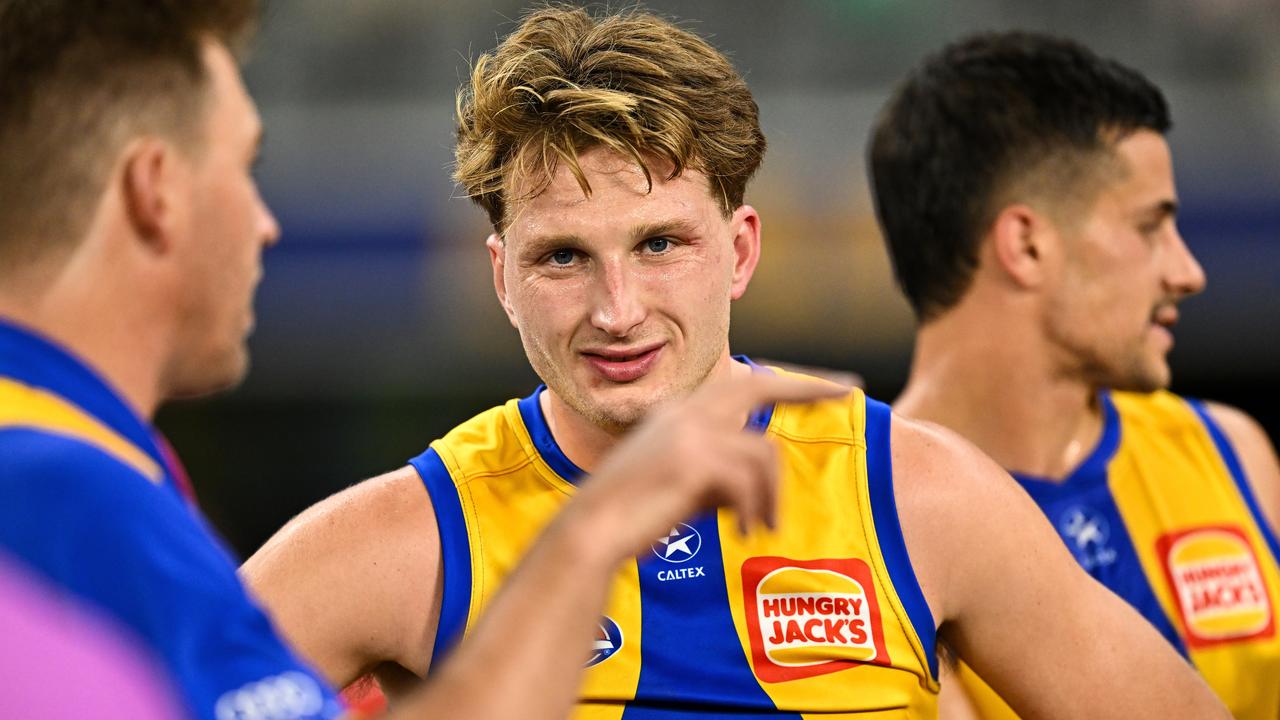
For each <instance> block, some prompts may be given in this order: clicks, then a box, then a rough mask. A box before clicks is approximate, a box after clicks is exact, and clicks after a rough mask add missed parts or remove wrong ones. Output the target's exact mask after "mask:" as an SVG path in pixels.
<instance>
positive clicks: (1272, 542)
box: [1187, 398, 1280, 563]
mask: <svg viewBox="0 0 1280 720" xmlns="http://www.w3.org/2000/svg"><path fill="white" fill-rule="evenodd" d="M1187 404H1189V405H1190V406H1191V409H1193V410H1195V412H1196V415H1197V416H1198V417H1199V418H1200V422H1201V423H1203V424H1204V427H1205V429H1206V430H1208V431H1209V437H1211V438H1213V444H1214V447H1216V448H1217V449H1218V455H1220V456H1222V461H1223V462H1224V463H1226V465H1227V470H1228V471H1229V472H1230V473H1231V479H1232V480H1235V483H1236V489H1237V490H1238V491H1239V492H1240V496H1241V497H1243V498H1244V503H1245V505H1248V506H1249V514H1250V515H1252V516H1253V522H1254V524H1256V525H1257V526H1258V530H1259V531H1260V532H1261V533H1262V537H1264V538H1266V541H1267V547H1268V548H1269V549H1270V550H1271V558H1272V559H1273V560H1274V561H1275V562H1277V563H1280V543H1277V542H1276V534H1275V529H1274V528H1272V527H1271V525H1270V523H1268V522H1267V518H1266V516H1265V515H1263V514H1262V508H1261V507H1259V505H1258V499H1257V498H1256V497H1254V495H1253V488H1251V487H1250V486H1249V479H1248V478H1246V477H1245V474H1244V467H1243V466H1242V465H1241V464H1240V458H1238V457H1236V451H1235V449H1234V448H1233V447H1231V441H1230V440H1228V439H1227V435H1226V433H1224V432H1222V428H1220V427H1218V423H1217V422H1216V421H1215V420H1214V419H1213V416H1212V415H1210V414H1209V410H1208V409H1207V408H1205V406H1204V403H1203V402H1201V401H1199V400H1192V399H1190V398H1187Z"/></svg>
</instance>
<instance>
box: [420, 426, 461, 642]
mask: <svg viewBox="0 0 1280 720" xmlns="http://www.w3.org/2000/svg"><path fill="white" fill-rule="evenodd" d="M409 464H410V465H412V466H413V467H414V468H415V469H416V470H417V471H418V475H420V476H422V482H423V484H424V485H426V487H427V494H428V495H430V496H431V505H432V508H433V509H434V510H435V514H436V524H437V525H438V526H439V528H440V561H441V565H442V567H441V571H440V572H441V574H442V575H443V577H444V583H443V584H444V594H443V597H442V598H441V600H440V623H439V625H438V627H437V628H436V641H435V645H434V648H433V649H432V651H431V663H432V665H434V664H436V663H437V662H439V660H440V659H441V658H443V657H444V656H445V655H446V654H448V652H449V651H450V650H451V649H452V648H453V646H454V644H456V643H457V641H458V640H459V639H460V638H461V637H462V632H463V630H464V629H465V628H466V626H467V613H468V611H469V610H470V607H471V543H470V541H469V540H468V535H467V523H466V520H465V519H464V518H463V515H462V501H461V499H460V498H459V497H458V487H457V485H455V484H454V482H453V478H451V477H450V476H449V471H448V470H447V469H446V468H445V466H444V462H443V461H442V460H441V459H440V456H439V455H438V454H437V453H436V451H435V450H433V449H428V450H427V451H426V452H424V453H422V454H421V455H419V456H418V457H416V458H413V459H412V460H410V461H409Z"/></svg>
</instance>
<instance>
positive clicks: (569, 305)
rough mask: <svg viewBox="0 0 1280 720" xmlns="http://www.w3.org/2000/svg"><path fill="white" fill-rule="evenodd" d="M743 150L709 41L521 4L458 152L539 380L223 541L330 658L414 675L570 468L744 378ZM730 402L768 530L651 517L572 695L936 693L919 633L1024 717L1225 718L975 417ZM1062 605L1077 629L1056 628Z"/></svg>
mask: <svg viewBox="0 0 1280 720" xmlns="http://www.w3.org/2000/svg"><path fill="white" fill-rule="evenodd" d="M764 145H765V143H764V137H763V135H762V134H761V132H760V127H759V121H758V111H757V107H756V104H755V101H754V99H753V98H752V96H751V93H750V90H749V89H748V88H747V86H746V83H745V82H744V81H743V80H742V78H741V76H740V75H739V74H738V73H737V72H736V71H735V70H734V69H733V67H732V65H731V64H730V63H729V61H728V59H727V58H725V57H724V55H723V54H721V53H720V52H718V51H717V50H715V49H714V48H712V47H711V46H710V45H709V44H708V43H707V42H706V41H705V40H703V39H702V38H700V37H698V36H697V35H694V34H693V33H690V32H688V31H686V30H684V29H682V28H680V27H678V26H676V25H674V24H673V23H671V22H669V21H667V20H664V19H662V18H658V17H655V16H653V15H651V14H647V13H643V12H639V11H627V12H621V13H608V12H605V13H600V14H595V15H593V14H592V13H590V12H588V11H585V10H582V9H577V8H566V7H556V8H549V9H543V10H539V11H536V12H533V13H531V14H529V15H528V16H527V17H526V18H525V19H524V20H523V21H522V22H521V23H520V25H519V26H518V27H517V28H516V29H515V30H514V32H512V33H511V34H510V35H509V36H508V37H507V38H505V39H504V40H503V41H502V42H501V43H500V45H499V46H498V48H497V49H496V50H495V51H494V52H492V53H489V54H485V55H484V56H482V57H480V58H479V59H477V61H476V63H475V66H474V68H473V70H472V75H471V80H470V82H469V83H468V84H467V85H466V86H465V87H464V88H463V90H462V93H461V97H460V101H459V119H458V146H457V151H456V158H457V172H456V178H457V179H458V181H459V183H460V184H461V185H462V186H463V188H464V189H465V190H466V192H467V193H468V194H469V195H471V196H472V197H473V199H475V201H476V202H477V203H478V204H479V205H480V206H481V207H482V208H483V209H484V210H485V211H486V212H487V213H488V216H489V220H490V222H491V223H492V227H493V234H492V235H490V236H489V238H488V240H487V243H486V245H487V248H488V251H489V257H490V260H491V264H492V271H493V272H492V278H491V279H492V282H493V286H494V289H495V291H496V294H497V297H498V300H499V302H500V303H501V305H502V308H503V310H504V311H505V312H506V314H507V317H508V318H509V319H510V321H511V323H512V325H513V326H515V328H516V329H517V330H518V331H519V334H520V338H521V341H522V342H523V344H524V348H525V352H526V355H527V356H528V359H529V362H530V364H531V365H532V366H533V368H534V370H535V371H536V372H537V373H538V375H539V376H540V377H541V378H542V379H543V380H544V381H545V382H546V386H545V387H540V388H538V389H536V390H534V391H533V392H532V393H531V394H530V395H529V396H528V397H526V398H524V399H520V400H511V401H509V402H507V403H506V404H505V405H503V406H499V407H496V408H493V409H492V410H489V411H487V412H485V413H482V414H480V415H478V416H476V417H475V418H473V419H471V420H468V421H466V422H465V423H463V424H461V425H459V426H458V427H457V428H455V429H454V430H453V431H451V432H450V433H448V434H447V435H445V436H444V437H443V438H441V439H439V440H437V441H435V442H433V443H432V444H431V447H430V448H429V449H428V450H427V451H426V452H424V453H423V454H422V455H420V456H418V457H416V458H414V459H413V460H412V461H410V466H409V467H406V468H403V469H401V470H398V471H395V472H392V473H389V474H387V475H385V476H383V477H381V478H376V479H374V480H371V481H369V482H367V483H365V484H363V485H361V486H358V487H356V488H353V489H352V490H351V491H348V492H347V493H345V494H344V495H340V496H338V497H336V498H334V499H331V500H330V501H326V502H325V503H322V504H321V505H320V506H319V507H317V508H313V509H312V510H310V511H308V512H307V513H304V514H303V515H301V516H299V517H298V518H297V519H296V520H295V521H294V522H293V523H291V525H290V526H288V527H287V528H286V529H285V530H284V531H282V533H281V534H280V535H278V536H277V537H276V538H275V539H274V540H272V541H270V542H268V543H267V545H265V546H264V548H263V550H262V551H260V553H259V554H258V555H255V556H254V558H251V559H250V560H249V562H247V563H246V564H245V574H246V577H247V578H248V579H249V581H250V583H251V585H252V586H253V587H254V589H255V590H257V591H259V592H260V595H261V597H263V598H264V600H265V601H266V602H267V603H268V604H269V606H270V607H271V608H272V609H273V611H275V612H276V616H277V618H278V619H279V621H280V624H281V628H282V630H283V631H284V632H285V633H286V635H287V636H288V637H290V638H291V639H293V640H294V641H295V642H296V644H297V646H298V647H299V648H300V649H301V650H302V651H303V652H305V653H307V654H308V655H309V656H311V657H313V658H315V659H316V662H317V663H318V664H319V665H320V667H321V668H322V669H323V670H324V671H326V672H328V673H330V674H331V675H332V676H333V677H334V678H335V679H336V680H338V681H344V680H348V679H350V678H351V677H352V676H353V675H354V674H356V673H359V672H361V671H362V670H363V669H365V668H368V667H370V666H375V665H378V664H379V663H385V664H382V665H378V667H379V669H380V670H384V671H385V670H388V669H392V668H395V669H397V670H398V671H399V672H403V671H404V670H405V669H407V670H409V671H411V672H412V673H415V674H422V673H425V672H427V670H428V668H429V665H430V664H431V663H432V662H433V658H439V657H441V655H442V653H444V652H446V651H447V650H448V649H449V648H450V646H451V644H452V643H453V642H454V641H455V640H456V639H457V638H458V637H461V636H464V635H469V634H471V632H472V631H473V628H474V623H475V618H476V617H477V616H478V615H479V614H480V612H482V611H483V609H484V608H485V607H486V605H487V604H488V602H489V600H490V598H491V597H492V595H493V593H494V592H495V590H496V589H497V588H499V587H501V586H502V584H503V582H504V581H505V579H506V576H507V573H508V572H509V571H510V569H511V568H512V566H513V564H514V563H515V562H516V561H517V560H518V559H519V558H520V556H521V555H522V553H523V552H524V550H525V547H526V545H527V543H528V540H529V538H530V537H532V536H533V534H534V533H535V532H536V531H537V529H538V528H539V527H540V526H541V525H542V524H543V523H544V522H546V520H547V519H548V518H549V517H551V516H552V515H553V514H554V512H555V511H556V509H557V508H558V507H559V506H560V505H561V504H562V503H564V502H566V501H567V499H568V498H570V497H572V496H573V494H574V493H575V492H576V491H577V490H576V483H577V482H578V481H579V479H580V477H581V474H582V472H583V469H584V468H585V469H588V470H590V469H594V468H595V467H596V464H597V463H598V462H599V460H600V457H601V455H602V454H603V453H604V452H606V451H607V450H608V449H609V448H611V447H613V446H614V445H616V444H617V443H618V442H620V441H622V439H623V438H624V437H626V436H627V435H628V434H629V433H630V432H632V430H633V428H634V426H635V425H636V423H637V422H640V421H641V419H642V418H644V417H645V416H646V415H647V414H648V413H650V412H651V411H652V409H653V407H654V406H655V404H656V403H658V402H659V401H660V400H663V399H670V398H677V397H681V396H683V395H685V394H687V393H689V392H692V391H694V390H695V388H698V387H700V386H701V385H703V384H705V383H708V382H717V381H720V380H723V379H725V378H733V377H739V376H748V375H750V374H752V372H753V370H754V369H753V368H752V366H751V363H750V361H748V360H746V359H745V358H734V357H733V356H732V355H731V354H730V351H729V332H728V331H729V316H730V308H731V306H732V303H733V301H734V300H736V299H738V298H739V297H741V296H742V295H743V293H745V292H746V290H747V286H748V284H749V283H750V280H751V276H752V273H753V272H754V270H755V266H756V262H757V260H758V259H759V257H760V248H761V235H760V225H761V223H760V217H759V214H758V213H757V212H756V210H755V209H754V208H753V207H751V206H750V205H748V204H746V202H745V192H746V185H747V183H748V181H749V179H750V178H751V176H752V174H753V173H754V171H755V169H756V167H757V165H758V164H759V162H760V160H761V157H762V155H763V152H764ZM477 249H478V246H477ZM749 428H750V429H751V430H752V431H753V432H758V433H762V434H765V435H767V436H768V437H771V438H773V439H774V440H775V441H776V442H777V446H778V453H779V457H780V459H781V462H782V464H783V468H784V470H783V472H782V484H781V486H780V489H779V497H780V499H781V502H780V505H779V511H780V513H779V524H778V528H777V530H776V531H759V532H753V533H750V534H747V535H745V536H743V535H742V534H740V533H739V532H737V530H736V527H737V519H736V517H735V515H734V514H733V513H732V512H729V511H722V512H718V513H703V514H700V515H697V516H692V517H688V518H685V519H683V520H682V521H681V522H680V523H678V524H674V525H673V526H672V527H671V528H670V530H668V531H665V532H662V533H659V534H658V535H655V536H654V538H653V539H652V546H651V548H650V549H648V550H646V551H645V552H643V553H641V556H639V557H637V558H635V559H634V560H633V561H630V562H627V563H626V564H625V565H624V566H623V568H622V570H621V571H620V572H619V573H618V575H617V577H616V578H615V582H614V585H613V588H612V593H611V597H610V602H609V603H608V605H607V606H606V610H605V616H604V618H602V619H601V620H600V635H599V637H598V640H599V644H598V645H597V646H596V652H595V653H594V654H593V655H592V656H590V660H589V663H588V665H589V667H588V669H587V670H586V672H585V674H584V676H583V684H582V688H581V695H580V698H581V699H580V703H581V705H580V708H579V713H580V715H579V716H581V717H595V718H618V717H623V718H678V717H715V718H733V717H750V718H760V717H781V718H796V717H801V716H804V717H817V716H821V717H864V716H870V717H887V716H893V717H904V718H928V717H932V716H933V715H934V714H935V712H936V693H937V690H938V683H937V657H936V652H935V647H936V644H935V643H936V637H937V636H938V634H941V635H942V636H943V637H945V638H947V639H949V640H951V641H952V642H953V643H955V644H956V645H957V646H959V647H961V648H962V649H964V650H965V651H966V652H970V651H971V652H973V653H977V654H980V655H981V656H982V657H984V658H985V659H986V660H988V661H989V662H990V663H991V664H992V665H1000V666H1002V667H1005V668H1006V672H1004V673H1003V674H1001V675H1000V676H999V677H998V678H996V682H997V683H998V684H999V686H1000V687H1001V688H1003V689H1005V690H1007V691H1008V692H1010V693H1011V695H1013V696H1015V697H1016V698H1017V700H1016V702H1017V703H1018V707H1019V708H1021V709H1024V710H1025V711H1027V712H1028V713H1031V714H1036V715H1038V716H1040V717H1064V718H1065V717H1096V716H1100V715H1102V714H1104V713H1107V712H1113V713H1118V714H1123V715H1126V716H1128V717H1153V718H1154V717H1160V718H1168V717H1187V718H1193V717H1195V718H1198V717H1215V716H1221V715H1223V714H1224V711H1223V710H1222V709H1221V707H1220V706H1218V705H1217V703H1216V702H1215V701H1214V700H1213V698H1212V696H1211V693H1210V692H1209V691H1208V689H1207V688H1206V687H1205V686H1204V684H1203V682H1202V681H1200V680H1199V679H1198V678H1196V677H1195V674H1194V673H1193V672H1192V671H1191V670H1190V669H1189V668H1188V667H1187V666H1186V665H1185V663H1182V662H1181V661H1180V660H1179V659H1178V658H1177V656H1176V655H1175V654H1174V653H1173V652H1172V651H1171V650H1170V649H1169V648H1167V647H1166V646H1164V644H1163V643H1162V641H1161V640H1160V638H1159V636H1158V635H1157V634H1156V633H1155V632H1154V631H1152V630H1151V629H1150V628H1149V627H1147V626H1146V625H1145V624H1144V623H1142V621H1141V620H1140V618H1138V617H1137V615H1136V614H1135V613H1133V611H1132V610H1131V609H1129V608H1128V607H1127V606H1125V605H1124V604H1123V603H1122V602H1121V601H1120V600H1119V599H1118V598H1116V597H1115V596H1113V595H1111V594H1110V593H1107V592H1106V591H1105V590H1104V589H1102V588H1101V587H1099V586H1098V585H1097V584H1096V583H1093V582H1091V581H1090V580H1089V579H1088V578H1087V577H1086V576H1085V575H1084V574H1083V573H1081V572H1080V570H1079V568H1078V567H1076V566H1075V565H1074V563H1072V562H1071V560H1070V557H1069V555H1068V554H1067V553H1066V552H1065V550H1064V549H1063V548H1062V547H1061V545H1060V543H1058V542H1057V540H1056V538H1055V537H1054V536H1053V533H1052V530H1051V529H1050V528H1049V527H1048V526H1046V525H1045V523H1044V521H1043V519H1042V518H1041V517H1040V516H1039V514H1038V513H1037V512H1036V511H1035V507H1034V506H1033V505H1032V504H1031V502H1030V501H1029V500H1028V499H1027V498H1026V496H1025V494H1024V493H1022V492H1020V491H1019V490H1018V488H1017V486H1016V485H1014V483H1013V482H1012V481H1011V480H1010V479H1009V478H1008V477H1007V476H1006V475H1005V474H1004V473H1003V472H1002V471H1000V469H999V468H998V467H996V466H995V465H994V464H993V463H992V462H991V461H990V460H988V459H987V458H985V457H983V456H982V455H981V454H980V453H978V452H977V451H976V450H974V449H973V448H972V447H971V446H970V445H969V444H968V443H965V442H963V441H961V440H960V439H959V438H957V437H956V436H954V435H953V434H951V433H948V432H946V431H941V430H937V429H934V428H932V427H926V426H923V425H921V424H918V423H914V422H911V421H906V420H902V419H900V418H897V417H894V416H892V414H891V413H890V411H889V408H888V407H887V406H885V405H884V404H882V403H878V402H876V401H874V400H870V399H868V398H866V397H865V396H864V395H863V394H861V393H860V392H858V393H853V394H851V395H849V396H847V397H845V398H842V399H840V400H838V401H831V402H824V403H817V404H813V405H809V406H804V407H802V406H797V405H795V404H793V403H773V404H766V405H764V406H762V407H760V408H758V410H757V412H755V413H753V414H752V417H751V419H750V421H749ZM672 442H673V443H676V444H679V443H680V442H681V439H680V438H677V437H673V438H672ZM991 506H994V507H1001V508H1005V509H1006V512H1007V514H1008V515H1009V516H1010V517H1011V518H1012V520H1011V522H1012V523H1013V524H1014V526H1015V533H1016V537H1011V536H1009V535H1004V534H999V533H997V534H991V533H990V532H988V530H989V526H988V525H987V523H986V513H985V512H980V511H977V510H975V508H985V507H991ZM630 522H631V520H630V519H629V518H627V517H625V516H624V517H621V518H619V527H618V528H617V529H615V530H613V531H611V532H618V531H620V530H621V528H622V527H623V526H626V525H629V524H630ZM320 595H323V596H325V597H327V598H329V601H328V602H324V603H318V602H316V601H315V599H314V598H316V597H317V596H320ZM556 602H557V601H556V600H554V599H549V600H548V601H547V603H546V604H547V606H548V607H551V606H554V605H555V603H556ZM1077 613H1078V614H1082V615H1086V616H1088V617H1090V618H1091V621H1092V622H1091V624H1090V625H1089V626H1087V627H1085V626H1079V625H1075V624H1071V623H1064V622H1062V618H1064V617H1068V616H1071V615H1073V614H1077ZM529 621H530V622H531V623H537V622H539V617H538V616H537V615H535V616H532V617H530V619H529ZM1028 632H1031V633H1034V634H1035V636H1036V640H1037V642H1036V643H1035V644H1034V646H1033V645H1032V644H1029V643H1027V642H1025V633H1028ZM465 646H466V644H465V642H464V644H463V647H465ZM1068 656H1069V657H1073V658H1078V659H1080V661H1081V662H1080V664H1081V667H1080V668H1079V670H1078V672H1072V673H1062V672H1060V668H1061V659H1062V658H1063V657H1068ZM1140 665H1141V667H1140ZM1148 673H1154V674H1157V675H1159V676H1160V677H1161V682H1160V683H1159V687H1157V685H1156V684H1155V683H1152V682H1151V681H1150V680H1149V678H1148V675H1147V674H1148ZM384 677H385V674H384ZM504 682H505V679H504Z"/></svg>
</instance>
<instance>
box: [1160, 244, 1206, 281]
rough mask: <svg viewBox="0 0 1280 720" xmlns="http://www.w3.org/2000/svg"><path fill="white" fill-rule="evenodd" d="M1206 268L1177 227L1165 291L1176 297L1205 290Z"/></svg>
mask: <svg viewBox="0 0 1280 720" xmlns="http://www.w3.org/2000/svg"><path fill="white" fill-rule="evenodd" d="M1205 282H1206V280H1205V275H1204V268H1203V267H1201V266H1200V261H1199V260H1196V256H1195V255H1193V254H1192V253H1191V248H1189V247H1187V243H1186V242H1185V241H1184V240H1183V239H1182V234H1181V233H1179V232H1178V231H1177V230H1176V229H1175V230H1174V232H1173V252H1171V253H1170V254H1169V265H1168V267H1167V268H1166V270H1165V276H1164V284H1165V291H1166V292H1168V293H1169V294H1171V295H1174V296H1175V297H1185V296H1187V295H1195V294H1196V293H1198V292H1200V291H1202V290H1204V286H1205Z"/></svg>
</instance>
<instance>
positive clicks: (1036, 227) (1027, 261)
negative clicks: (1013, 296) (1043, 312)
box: [991, 205, 1051, 288]
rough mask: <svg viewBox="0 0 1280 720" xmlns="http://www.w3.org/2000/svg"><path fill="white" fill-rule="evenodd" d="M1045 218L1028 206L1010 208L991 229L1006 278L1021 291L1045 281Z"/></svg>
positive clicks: (994, 248)
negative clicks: (1022, 288) (1021, 288)
mask: <svg viewBox="0 0 1280 720" xmlns="http://www.w3.org/2000/svg"><path fill="white" fill-rule="evenodd" d="M1047 232H1051V226H1050V225H1049V224H1048V222H1047V220H1046V218H1045V217H1044V216H1043V215H1041V214H1040V213H1038V212H1036V211H1035V210H1034V209H1033V208H1031V207H1030V206H1027V205H1009V206H1008V207H1005V208H1004V209H1003V210H1001V211H1000V214H998V215H996V219H995V222H994V223H992V227H991V239H992V246H993V247H992V249H993V254H994V255H995V259H996V262H997V263H998V265H999V267H1000V269H1001V270H1002V271H1003V272H1004V275H1005V276H1006V277H1007V278H1008V279H1009V280H1010V281H1011V282H1013V283H1014V284H1016V285H1018V286H1020V287H1026V288H1030V287H1035V286H1037V285H1039V284H1040V282H1041V281H1042V280H1043V278H1044V251H1045V249H1046V248H1045V243H1046V241H1047V237H1046V233H1047Z"/></svg>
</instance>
